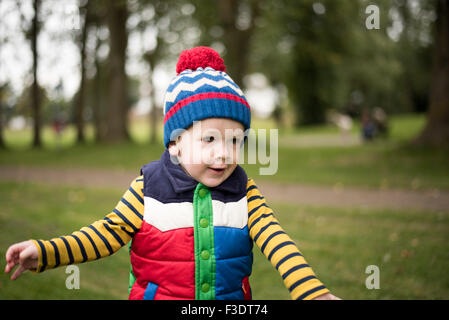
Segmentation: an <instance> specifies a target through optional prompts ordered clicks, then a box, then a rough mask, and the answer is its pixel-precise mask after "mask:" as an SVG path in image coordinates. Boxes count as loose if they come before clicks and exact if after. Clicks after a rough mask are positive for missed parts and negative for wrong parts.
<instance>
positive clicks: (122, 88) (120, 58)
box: [105, 0, 130, 143]
mask: <svg viewBox="0 0 449 320" xmlns="http://www.w3.org/2000/svg"><path fill="white" fill-rule="evenodd" d="M105 5H107V13H106V21H107V26H108V28H109V57H108V65H107V66H108V98H107V113H106V116H107V134H106V140H107V141H108V142H113V143H118V142H123V141H126V140H129V138H130V137H129V133H128V129H127V119H128V116H127V113H128V110H129V106H128V103H127V76H126V71H125V63H126V48H127V44H128V31H127V30H126V21H127V19H128V8H127V2H126V1H125V0H120V1H113V2H107V3H106V2H105Z"/></svg>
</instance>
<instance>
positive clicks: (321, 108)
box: [0, 0, 436, 129]
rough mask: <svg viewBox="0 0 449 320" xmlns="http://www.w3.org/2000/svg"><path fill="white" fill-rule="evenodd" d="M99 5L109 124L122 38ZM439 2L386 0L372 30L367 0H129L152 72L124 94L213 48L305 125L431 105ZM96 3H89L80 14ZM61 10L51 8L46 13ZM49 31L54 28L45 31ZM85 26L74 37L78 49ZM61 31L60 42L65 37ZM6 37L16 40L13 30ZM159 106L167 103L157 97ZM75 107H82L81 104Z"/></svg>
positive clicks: (91, 96)
mask: <svg viewBox="0 0 449 320" xmlns="http://www.w3.org/2000/svg"><path fill="white" fill-rule="evenodd" d="M46 1H49V0H43V2H42V3H43V6H44V5H45V4H46ZM91 2H92V4H90V6H89V21H88V26H87V27H88V36H87V52H86V55H87V56H86V61H85V64H86V66H85V68H86V77H87V78H86V82H87V84H86V91H87V94H86V107H85V111H84V114H85V117H86V120H88V121H93V122H94V125H95V127H99V126H100V124H98V123H96V122H95V121H94V119H95V117H97V118H104V117H106V116H105V114H107V113H108V110H109V107H110V106H109V104H110V103H109V102H108V98H107V97H108V91H110V89H109V86H108V84H107V82H108V81H107V79H109V77H110V75H109V74H108V63H110V62H109V60H108V59H107V58H108V54H109V50H110V38H111V37H112V35H111V32H110V31H109V30H108V24H107V14H108V6H109V3H108V2H107V1H95V2H94V1H89V3H91ZM435 2H436V1H435V0H432V1H424V0H413V1H405V0H379V1H377V2H376V5H377V6H378V7H379V9H380V29H378V30H368V29H367V28H366V26H365V20H366V19H367V17H368V14H367V13H366V12H365V10H366V8H367V6H368V5H370V4H371V3H370V2H369V1H367V0H343V1H333V0H320V1H315V0H302V1H299V0H295V1H291V0H277V1H268V0H260V1H255V0H244V1H236V0H217V1H199V0H180V1H174V0H167V1H160V0H141V1H138V0H127V1H125V0H123V1H122V2H121V4H123V5H125V4H126V5H127V23H126V37H128V38H130V37H140V39H141V44H140V45H141V51H140V56H139V57H137V59H139V60H140V62H145V63H146V65H147V66H146V67H145V68H146V69H147V70H148V77H145V79H136V80H134V79H133V80H132V81H131V83H129V79H128V82H127V86H128V88H127V91H128V98H127V99H126V98H125V99H124V101H126V103H127V106H128V107H129V106H132V105H134V104H135V103H136V102H137V101H138V100H139V99H140V98H142V97H141V95H142V92H141V91H139V89H138V88H139V83H138V82H135V83H132V82H133V81H148V79H151V80H150V86H149V87H150V89H149V90H153V89H154V87H155V84H154V83H153V81H154V79H153V78H152V77H153V73H154V71H155V70H156V69H157V68H158V67H161V68H164V69H165V70H170V74H171V75H174V69H175V68H174V64H175V63H176V59H177V56H178V55H179V53H180V52H181V51H182V50H184V49H187V48H189V47H193V46H196V45H207V46H211V47H213V48H215V49H216V50H217V51H219V52H220V53H221V54H222V55H223V57H224V59H225V62H226V64H227V66H228V72H229V74H230V75H231V77H233V78H234V80H236V82H237V83H238V84H239V85H241V86H242V87H245V84H246V82H245V81H243V80H244V76H245V75H248V74H252V73H256V72H257V73H262V74H264V75H265V76H266V78H267V79H268V82H269V85H271V86H273V87H274V88H276V90H278V91H279V92H281V91H282V90H284V89H285V88H286V89H287V91H288V95H287V97H288V99H281V100H280V101H279V102H278V109H277V110H276V112H275V113H274V115H275V116H277V117H281V114H280V112H279V110H281V109H282V110H285V109H288V110H290V111H289V112H291V113H293V114H294V119H293V123H294V124H295V125H296V126H299V125H304V124H306V125H307V124H318V123H323V122H325V120H326V111H327V110H329V109H335V110H338V111H340V112H343V113H348V114H350V115H352V116H355V117H358V116H359V115H360V114H361V112H362V110H364V109H372V108H374V107H381V108H383V109H384V110H386V111H387V113H388V114H392V113H404V112H411V111H415V112H423V111H426V110H427V101H428V92H429V79H430V70H431V68H430V66H431V61H432V59H431V52H432V47H433V25H434V21H435V17H436V14H435ZM86 3H87V1H81V2H79V6H80V12H81V11H82V10H84V9H83V8H85V5H86ZM44 7H46V8H47V7H48V6H44ZM17 10H19V11H20V17H21V18H23V21H22V22H21V24H22V25H23V26H25V27H22V29H23V30H25V31H26V30H28V29H29V28H27V27H26V26H28V25H29V23H30V21H29V20H30V19H29V18H28V17H26V16H25V15H24V12H23V11H22V6H17ZM82 12H84V11H82ZM52 14H53V13H52V12H51V10H48V9H47V11H46V12H44V13H43V14H42V16H43V17H42V19H48V18H49V17H50V16H51V15H52ZM42 23H43V21H41V24H42ZM109 27H110V25H109ZM41 32H47V31H46V29H45V28H42V29H41ZM64 32H65V33H67V31H66V30H65V31H64V30H61V34H62V33H64ZM79 33H80V31H79V32H78V33H76V34H74V35H72V38H73V41H74V42H75V43H76V44H78V46H79V41H80V40H79V36H80V34H79ZM51 36H52V37H53V38H54V41H58V39H61V37H62V36H61V35H59V36H58V35H57V34H53V35H51ZM58 37H59V38H58ZM0 41H1V42H7V41H8V36H6V37H4V38H1V39H0ZM128 45H129V41H128ZM128 51H129V48H128ZM130 58H131V57H129V56H128V57H127V59H130ZM132 58H133V59H136V57H132ZM167 66H169V67H167ZM2 79H4V80H2V81H3V83H2V85H4V84H7V83H8V78H7V77H3V78H2ZM27 88H28V85H26V84H24V89H23V90H24V92H23V93H22V94H20V99H19V98H17V99H16V100H17V101H18V102H20V103H17V105H16V107H17V110H16V111H15V113H16V114H24V115H27V114H28V113H29V111H27V110H26V107H24V106H25V105H26V104H27V103H28V104H29V102H27V101H26V97H27V96H28V94H26V90H28V89H27ZM47 90H50V89H48V88H47ZM152 94H153V93H152ZM24 99H25V100H24ZM152 104H153V105H156V106H158V107H159V108H160V107H161V105H160V104H161V101H156V100H155V98H154V96H153V97H152ZM5 105H6V103H5V102H2V106H5ZM68 105H69V106H70V108H74V106H73V105H74V103H73V102H70V101H69V104H68ZM3 108H5V107H3ZM96 108H98V110H97V109H96ZM44 109H45V107H44ZM44 112H45V111H44ZM0 114H1V113H0ZM9 114H11V112H10V113H9ZM45 118H46V119H48V117H45ZM160 120H161V119H159V121H160ZM123 121H126V119H125V120H123ZM97 122H98V119H97ZM152 125H153V126H155V125H154V123H152ZM97 129H98V128H97Z"/></svg>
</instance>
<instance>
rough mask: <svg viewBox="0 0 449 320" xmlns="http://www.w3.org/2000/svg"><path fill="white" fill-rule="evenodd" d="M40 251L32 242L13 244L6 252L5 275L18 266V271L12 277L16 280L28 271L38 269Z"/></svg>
mask: <svg viewBox="0 0 449 320" xmlns="http://www.w3.org/2000/svg"><path fill="white" fill-rule="evenodd" d="M37 259H38V251H37V248H36V246H35V245H34V243H33V242H32V241H31V240H28V241H23V242H19V243H16V244H13V245H12V246H10V247H9V248H8V250H7V251H6V267H5V273H9V272H10V271H11V270H12V269H13V268H14V267H15V266H16V265H19V267H18V268H17V270H16V271H15V272H14V273H13V275H12V276H11V280H15V279H17V278H18V277H20V275H21V274H22V273H24V272H25V271H26V270H30V269H36V268H37Z"/></svg>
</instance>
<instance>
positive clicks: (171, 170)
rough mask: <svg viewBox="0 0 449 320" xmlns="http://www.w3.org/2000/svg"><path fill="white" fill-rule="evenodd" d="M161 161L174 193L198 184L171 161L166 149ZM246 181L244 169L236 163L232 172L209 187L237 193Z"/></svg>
mask: <svg viewBox="0 0 449 320" xmlns="http://www.w3.org/2000/svg"><path fill="white" fill-rule="evenodd" d="M161 163H162V168H163V170H164V171H165V173H166V175H167V177H168V180H169V181H170V183H171V185H172V186H173V189H174V191H175V192H176V193H182V192H186V191H190V190H193V189H195V188H196V186H197V185H198V181H196V180H195V179H193V178H192V177H191V176H189V175H188V174H187V173H186V172H185V171H184V169H183V168H182V167H181V166H180V165H179V164H175V163H173V162H172V160H171V159H170V153H169V152H168V150H167V149H166V150H165V151H164V153H163V154H162V156H161ZM246 183H247V177H246V173H245V170H244V169H243V168H242V167H241V166H239V165H237V167H236V168H235V170H234V172H233V173H232V174H231V175H230V176H229V177H228V178H227V179H226V180H225V181H223V182H222V183H221V184H220V185H218V186H216V187H213V188H210V189H211V190H217V191H225V192H230V193H237V194H238V193H244V192H245V190H246Z"/></svg>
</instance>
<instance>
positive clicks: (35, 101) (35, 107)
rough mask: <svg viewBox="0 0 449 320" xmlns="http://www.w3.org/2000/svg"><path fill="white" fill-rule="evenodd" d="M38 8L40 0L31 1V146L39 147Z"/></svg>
mask: <svg viewBox="0 0 449 320" xmlns="http://www.w3.org/2000/svg"><path fill="white" fill-rule="evenodd" d="M39 8H40V0H34V1H33V9H34V17H33V21H32V26H31V51H32V55H33V84H32V91H31V101H32V102H31V108H32V115H33V147H35V148H40V147H41V145H42V142H41V105H40V96H39V84H38V80H37V67H38V52H37V37H38V35H39Z"/></svg>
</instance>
